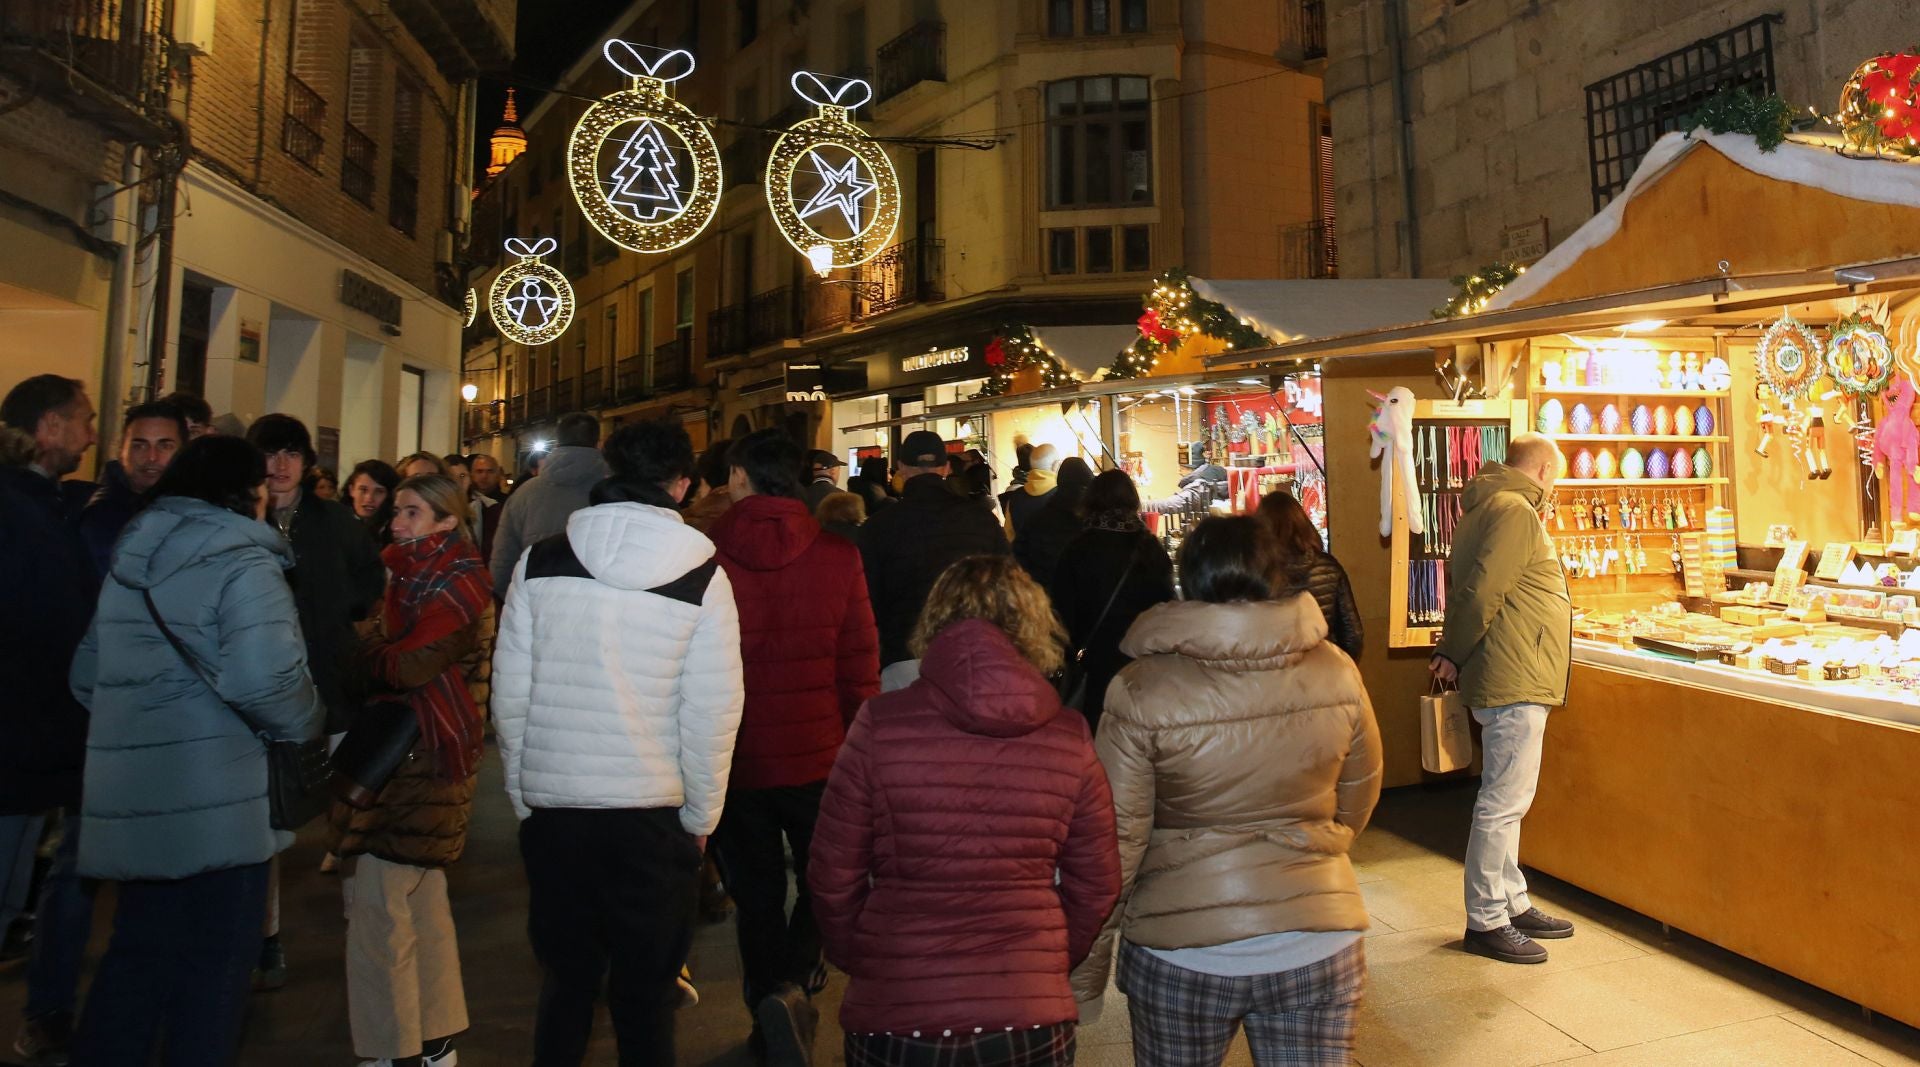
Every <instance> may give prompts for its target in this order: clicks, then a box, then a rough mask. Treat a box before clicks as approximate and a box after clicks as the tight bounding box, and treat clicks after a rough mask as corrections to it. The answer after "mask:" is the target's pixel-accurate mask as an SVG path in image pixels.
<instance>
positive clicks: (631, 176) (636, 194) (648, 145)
mask: <svg viewBox="0 0 1920 1067" xmlns="http://www.w3.org/2000/svg"><path fill="white" fill-rule="evenodd" d="M675 166H676V164H675V162H674V158H673V152H672V151H671V150H670V149H669V148H668V147H667V142H666V139H665V138H664V137H663V136H662V135H661V132H660V127H659V126H658V125H656V124H654V123H653V122H651V121H649V120H646V119H642V120H640V122H639V123H638V124H637V126H636V127H635V129H634V131H633V135H632V136H631V137H628V138H627V140H626V142H625V143H623V144H622V145H621V146H620V163H619V165H618V166H616V167H615V168H614V169H613V173H611V174H609V175H607V179H608V184H609V185H610V186H611V188H610V189H609V191H608V192H607V201H608V202H609V203H611V204H613V205H614V206H615V207H618V208H619V209H620V210H621V211H622V212H624V213H625V214H627V215H630V216H632V217H633V218H634V219H635V220H636V221H639V222H652V221H654V220H655V219H658V218H660V217H661V216H663V215H666V216H670V215H675V214H678V213H679V212H681V211H684V210H686V200H685V199H684V197H682V195H681V191H680V178H679V175H678V174H676V173H675Z"/></svg>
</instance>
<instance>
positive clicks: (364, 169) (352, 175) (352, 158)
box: [340, 122, 380, 207]
mask: <svg viewBox="0 0 1920 1067" xmlns="http://www.w3.org/2000/svg"><path fill="white" fill-rule="evenodd" d="M345 143H346V149H347V150H346V154H345V157H344V159H343V160H342V163H341V166H340V188H342V189H344V190H346V193H347V195H348V196H350V197H353V198H354V199H355V200H358V201H360V202H361V203H362V204H365V205H367V206H368V207H372V206H373V166H374V162H375V161H376V159H377V158H378V157H379V155H380V147H379V146H378V145H376V144H374V143H373V138H371V137H368V136H367V135H366V134H365V133H362V132H361V131H360V128H359V127H358V126H355V125H354V124H353V123H351V122H349V123H347V133H346V138H345Z"/></svg>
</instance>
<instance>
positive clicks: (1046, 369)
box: [973, 323, 1073, 400]
mask: <svg viewBox="0 0 1920 1067" xmlns="http://www.w3.org/2000/svg"><path fill="white" fill-rule="evenodd" d="M985 357H986V361H987V381H986V384H985V385H983V386H981V387H980V391H979V392H977V393H975V394H973V399H975V400H979V399H981V398H982V397H989V396H1005V395H1007V391H1008V390H1009V389H1012V388H1013V376H1014V374H1016V373H1017V372H1019V371H1020V370H1021V369H1022V368H1025V367H1039V368H1040V388H1042V389H1058V388H1060V387H1061V386H1065V385H1072V384H1073V372H1072V371H1070V370H1068V369H1067V365H1066V364H1064V363H1062V362H1060V360H1059V357H1057V356H1055V355H1054V354H1053V353H1052V352H1049V351H1047V346H1046V345H1043V344H1041V343H1040V339H1039V338H1038V337H1035V336H1034V335H1033V330H1032V329H1030V328H1029V327H1027V326H1026V325H1024V324H1022V323H1009V324H1008V325H1005V326H1002V327H1000V331H999V332H998V333H996V334H995V335H994V337H993V340H991V341H988V342H987V349H986V352H985Z"/></svg>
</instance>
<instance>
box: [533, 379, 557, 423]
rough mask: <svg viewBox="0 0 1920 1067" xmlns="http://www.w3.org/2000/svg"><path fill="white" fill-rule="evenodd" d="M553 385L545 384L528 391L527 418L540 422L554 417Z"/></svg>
mask: <svg viewBox="0 0 1920 1067" xmlns="http://www.w3.org/2000/svg"><path fill="white" fill-rule="evenodd" d="M553 414H554V412H553V386H551V385H543V386H541V387H539V388H538V389H529V390H528V391H527V420H526V421H528V422H539V421H540V420H541V419H550V418H552V417H553Z"/></svg>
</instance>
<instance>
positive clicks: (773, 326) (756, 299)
mask: <svg viewBox="0 0 1920 1067" xmlns="http://www.w3.org/2000/svg"><path fill="white" fill-rule="evenodd" d="M804 310H805V309H804V308H803V307H802V304H801V300H800V293H799V291H798V290H796V289H794V287H793V286H791V285H783V286H781V287H780V288H778V289H769V290H767V291H766V292H764V293H755V294H754V296H753V299H751V300H749V301H747V346H748V347H749V348H759V347H760V346H761V345H771V344H778V343H780V342H781V341H784V340H786V339H787V338H789V337H798V336H800V335H801V334H802V333H803V332H805V330H806V322H805V316H804V314H803V312H804Z"/></svg>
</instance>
